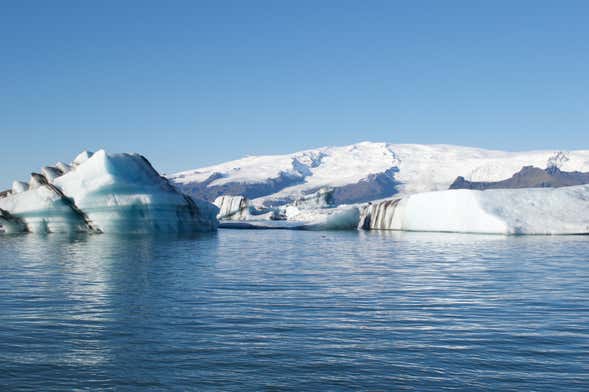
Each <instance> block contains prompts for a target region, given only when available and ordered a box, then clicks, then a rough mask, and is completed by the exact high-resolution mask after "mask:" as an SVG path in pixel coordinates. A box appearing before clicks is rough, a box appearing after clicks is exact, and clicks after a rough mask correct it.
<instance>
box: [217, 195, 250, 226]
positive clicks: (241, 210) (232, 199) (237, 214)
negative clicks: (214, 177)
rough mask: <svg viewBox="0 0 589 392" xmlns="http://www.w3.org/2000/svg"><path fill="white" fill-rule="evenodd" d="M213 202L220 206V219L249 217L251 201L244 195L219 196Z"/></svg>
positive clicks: (218, 216)
mask: <svg viewBox="0 0 589 392" xmlns="http://www.w3.org/2000/svg"><path fill="white" fill-rule="evenodd" d="M213 204H215V205H216V206H217V207H219V214H218V215H217V218H218V219H228V220H245V219H247V218H248V217H249V211H248V208H249V203H248V200H247V199H246V198H245V197H243V196H219V197H217V198H216V199H215V201H214V202H213Z"/></svg>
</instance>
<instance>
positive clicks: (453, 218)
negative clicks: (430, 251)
mask: <svg viewBox="0 0 589 392" xmlns="http://www.w3.org/2000/svg"><path fill="white" fill-rule="evenodd" d="M359 228H363V229H376V230H408V231H438V232H462V233H488V234H588V233H589V185H579V186H572V187H564V188H528V189H497V190H486V191H475V190H465V189H461V190H448V191H440V192H426V193H418V194H414V195H410V196H407V197H404V198H402V199H395V200H385V201H381V202H378V203H373V204H370V205H368V206H366V207H364V208H363V210H362V214H361V217H360V223H359Z"/></svg>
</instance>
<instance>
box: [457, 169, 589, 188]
mask: <svg viewBox="0 0 589 392" xmlns="http://www.w3.org/2000/svg"><path fill="white" fill-rule="evenodd" d="M584 184H589V173H582V172H577V171H575V172H564V171H561V170H560V169H559V168H557V167H554V166H552V167H548V168H546V169H539V168H537V167H533V166H524V167H523V168H522V169H521V170H520V171H519V172H517V173H515V174H514V175H513V176H512V177H511V178H508V179H506V180H503V181H495V182H485V181H481V182H476V181H468V180H466V179H465V178H464V177H458V178H456V180H455V181H454V182H453V183H452V185H450V189H477V190H485V189H513V188H561V187H564V186H573V185H584Z"/></svg>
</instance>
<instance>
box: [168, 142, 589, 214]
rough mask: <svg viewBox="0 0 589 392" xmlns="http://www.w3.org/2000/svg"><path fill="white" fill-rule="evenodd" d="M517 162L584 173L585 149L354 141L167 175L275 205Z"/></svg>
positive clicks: (498, 170) (382, 192)
mask: <svg viewBox="0 0 589 392" xmlns="http://www.w3.org/2000/svg"><path fill="white" fill-rule="evenodd" d="M524 166H535V167H538V168H541V169H544V168H547V167H556V168H559V169H560V170H563V171H589V150H585V151H569V152H561V151H529V152H504V151H494V150H484V149H480V148H471V147H460V146H451V145H419V144H389V143H372V142H362V143H357V144H353V145H349V146H343V147H322V148H317V149H312V150H306V151H301V152H296V153H293V154H286V155H269V156H249V157H246V158H243V159H239V160H235V161H230V162H227V163H222V164H219V165H215V166H210V167H205V168H200V169H195V170H188V171H184V172H180V173H176V174H173V175H170V176H169V179H170V180H171V181H172V183H174V184H175V185H176V186H177V187H179V188H180V189H181V190H182V191H183V192H186V193H188V194H191V195H193V196H196V197H199V198H205V199H207V200H214V199H215V198H216V197H218V196H221V195H244V196H246V197H248V198H249V199H252V200H253V202H254V203H255V204H258V205H262V204H265V205H280V204H284V203H287V202H290V201H293V200H295V199H297V198H300V197H302V196H304V195H307V194H310V193H313V192H316V191H317V190H319V189H321V188H323V187H331V188H334V198H335V202H336V204H342V203H356V202H363V201H369V200H375V199H382V198H386V197H389V196H392V195H395V194H412V193H417V192H426V191H434V190H445V189H448V187H449V186H450V185H451V184H452V182H453V181H454V180H455V179H456V178H457V177H458V176H462V177H464V179H466V180H468V181H500V180H504V179H506V178H509V177H511V176H512V175H513V174H514V173H516V172H518V171H519V170H520V169H521V168H522V167H524Z"/></svg>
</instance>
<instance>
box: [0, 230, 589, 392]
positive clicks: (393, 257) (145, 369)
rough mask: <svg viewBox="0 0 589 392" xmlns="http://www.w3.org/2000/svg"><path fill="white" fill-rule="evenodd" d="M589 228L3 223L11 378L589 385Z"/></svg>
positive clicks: (3, 316)
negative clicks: (488, 232)
mask: <svg viewBox="0 0 589 392" xmlns="http://www.w3.org/2000/svg"><path fill="white" fill-rule="evenodd" d="M588 255H589V238H587V237H576V236H571V237H504V236H481V235H459V234H431V233H430V234H426V233H400V232H301V231H273V230H272V231H239V230H235V231H233V230H221V231H219V232H218V233H215V234H206V235H198V236H191V237H150V236H128V237H114V236H108V235H93V236H88V235H83V236H71V237H67V236H58V235H48V236H35V235H24V236H7V237H0V268H1V270H2V274H0V385H2V386H3V387H4V388H3V389H15V388H28V389H37V390H50V389H55V390H63V389H72V388H91V389H96V388H98V389H100V388H114V389H129V388H145V387H153V388H155V389H158V388H166V389H167V388H177V389H187V388H189V389H198V390H206V389H211V390H219V389H222V390H243V389H249V390H259V389H265V388H266V389H280V390H282V389H292V390H301V389H307V390H318V389H321V390H358V389H373V390H374V389H376V390H390V389H397V388H403V389H409V390H440V389H443V388H448V389H458V390H469V391H472V390H489V389H494V390H514V389H521V390H547V391H548V390H554V389H557V390H563V389H566V390H579V391H585V390H588V389H589V381H587V380H589V359H588V358H589V357H588V356H587V352H589V330H588V328H589V327H588V325H589V305H588V304H589V260H588Z"/></svg>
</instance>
